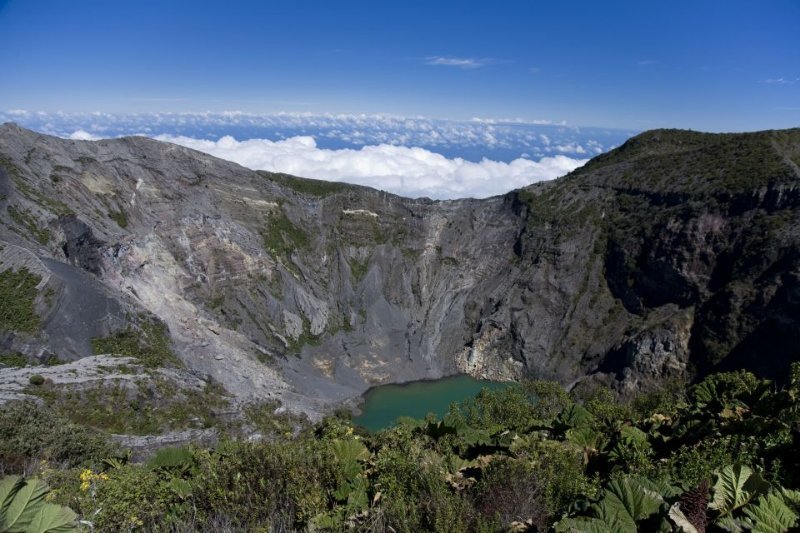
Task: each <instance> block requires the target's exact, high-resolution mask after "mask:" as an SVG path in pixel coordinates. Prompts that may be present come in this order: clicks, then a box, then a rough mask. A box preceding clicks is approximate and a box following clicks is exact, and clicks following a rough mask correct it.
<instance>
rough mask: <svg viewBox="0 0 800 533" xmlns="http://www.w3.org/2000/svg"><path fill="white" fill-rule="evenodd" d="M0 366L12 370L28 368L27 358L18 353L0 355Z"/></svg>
mask: <svg viewBox="0 0 800 533" xmlns="http://www.w3.org/2000/svg"><path fill="white" fill-rule="evenodd" d="M0 365H3V366H8V367H12V368H22V367H25V366H28V358H27V357H25V356H24V355H22V354H21V353H19V352H16V353H9V354H5V353H4V354H0Z"/></svg>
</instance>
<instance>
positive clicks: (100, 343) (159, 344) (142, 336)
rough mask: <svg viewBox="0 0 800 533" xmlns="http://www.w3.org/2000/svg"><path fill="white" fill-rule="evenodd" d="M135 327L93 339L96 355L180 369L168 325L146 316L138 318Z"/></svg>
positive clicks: (180, 364)
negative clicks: (133, 358) (114, 356)
mask: <svg viewBox="0 0 800 533" xmlns="http://www.w3.org/2000/svg"><path fill="white" fill-rule="evenodd" d="M140 321H141V323H140V324H139V326H138V328H135V327H133V326H128V328H126V329H124V330H122V331H118V332H116V333H114V334H112V335H109V336H107V337H95V338H93V339H92V351H94V353H95V354H98V355H100V354H111V355H116V356H120V357H135V358H136V359H138V360H139V361H140V362H141V363H142V364H143V365H144V366H147V367H150V368H158V367H163V366H182V363H181V361H180V359H178V357H177V356H176V355H175V353H174V352H173V351H172V341H171V339H170V336H169V330H168V329H167V326H166V325H165V324H164V323H163V322H160V321H157V320H155V319H152V318H149V317H140Z"/></svg>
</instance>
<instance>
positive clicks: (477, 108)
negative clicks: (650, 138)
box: [0, 0, 800, 131]
mask: <svg viewBox="0 0 800 533" xmlns="http://www.w3.org/2000/svg"><path fill="white" fill-rule="evenodd" d="M798 28H800V2H798V1H796V0H792V1H788V0H787V1H779V0H775V1H767V0H765V1H736V0H728V1H701V0H693V1H690V2H687V1H669V2H650V1H642V0H639V1H635V2H634V1H630V2H628V1H623V2H599V1H597V0H593V1H588V2H575V1H573V2H569V1H564V2H534V1H528V2H491V3H490V2H486V3H483V4H477V3H466V2H463V1H461V2H430V1H428V2H412V1H404V2H393V3H390V2H376V1H374V0H373V1H370V2H341V1H337V2H330V1H328V2H312V1H304V2H244V1H238V2H237V1H227V2H222V1H216V2H210V1H202V0H192V1H170V0H161V1H151V0H139V1H136V2H122V1H120V2H116V1H113V2H112V1H108V0H105V1H83V0H72V1H63V0H49V1H48V0H10V1H5V2H3V1H2V0H0V69H1V71H2V72H3V82H2V83H0V110H11V109H26V110H41V111H50V112H53V111H58V110H62V111H66V112H90V111H103V112H108V113H132V112H165V111H172V112H197V111H225V110H240V111H244V112H248V113H274V112H306V113H315V114H319V113H350V114H358V113H366V114H375V113H390V114H394V115H401V116H425V117H436V118H446V119H455V120H464V119H470V118H472V117H493V118H522V119H526V120H550V121H554V122H561V121H566V122H567V123H568V124H570V125H575V126H597V127H605V128H628V129H635V130H643V129H649V128H655V127H683V128H693V129H699V130H710V131H723V130H755V129H764V128H782V127H792V126H797V125H800V30H799V29H798Z"/></svg>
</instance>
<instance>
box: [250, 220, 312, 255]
mask: <svg viewBox="0 0 800 533" xmlns="http://www.w3.org/2000/svg"><path fill="white" fill-rule="evenodd" d="M261 236H262V239H263V242H264V248H266V249H267V250H269V251H270V252H272V253H274V254H277V255H283V256H287V257H288V256H290V255H291V254H292V252H294V251H295V250H297V249H300V248H307V247H308V245H309V242H310V240H309V237H308V234H307V233H306V232H305V231H303V230H302V229H300V228H298V227H297V226H295V225H294V224H293V223H292V221H291V220H289V219H288V218H287V217H286V215H285V214H284V213H280V214H279V215H277V216H273V217H270V220H269V225H268V226H267V228H266V229H265V230H264V231H263V232H262V234H261Z"/></svg>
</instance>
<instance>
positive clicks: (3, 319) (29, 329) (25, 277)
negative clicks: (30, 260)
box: [0, 268, 42, 333]
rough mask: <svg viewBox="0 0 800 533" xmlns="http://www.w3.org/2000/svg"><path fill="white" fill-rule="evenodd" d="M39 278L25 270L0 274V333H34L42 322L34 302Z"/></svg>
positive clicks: (9, 270) (7, 271) (6, 271)
mask: <svg viewBox="0 0 800 533" xmlns="http://www.w3.org/2000/svg"><path fill="white" fill-rule="evenodd" d="M41 281H42V278H41V276H38V275H36V274H34V273H32V272H31V271H30V270H28V269H27V268H20V269H19V270H16V271H15V270H11V269H8V270H4V271H3V272H0V301H2V302H3V305H1V306H0V332H2V331H19V332H25V333H35V332H37V331H39V329H40V328H41V323H42V320H41V318H39V315H38V314H37V313H36V309H35V307H34V302H35V300H36V296H37V294H38V290H37V289H36V287H37V286H38V285H39V283H40V282H41Z"/></svg>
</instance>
